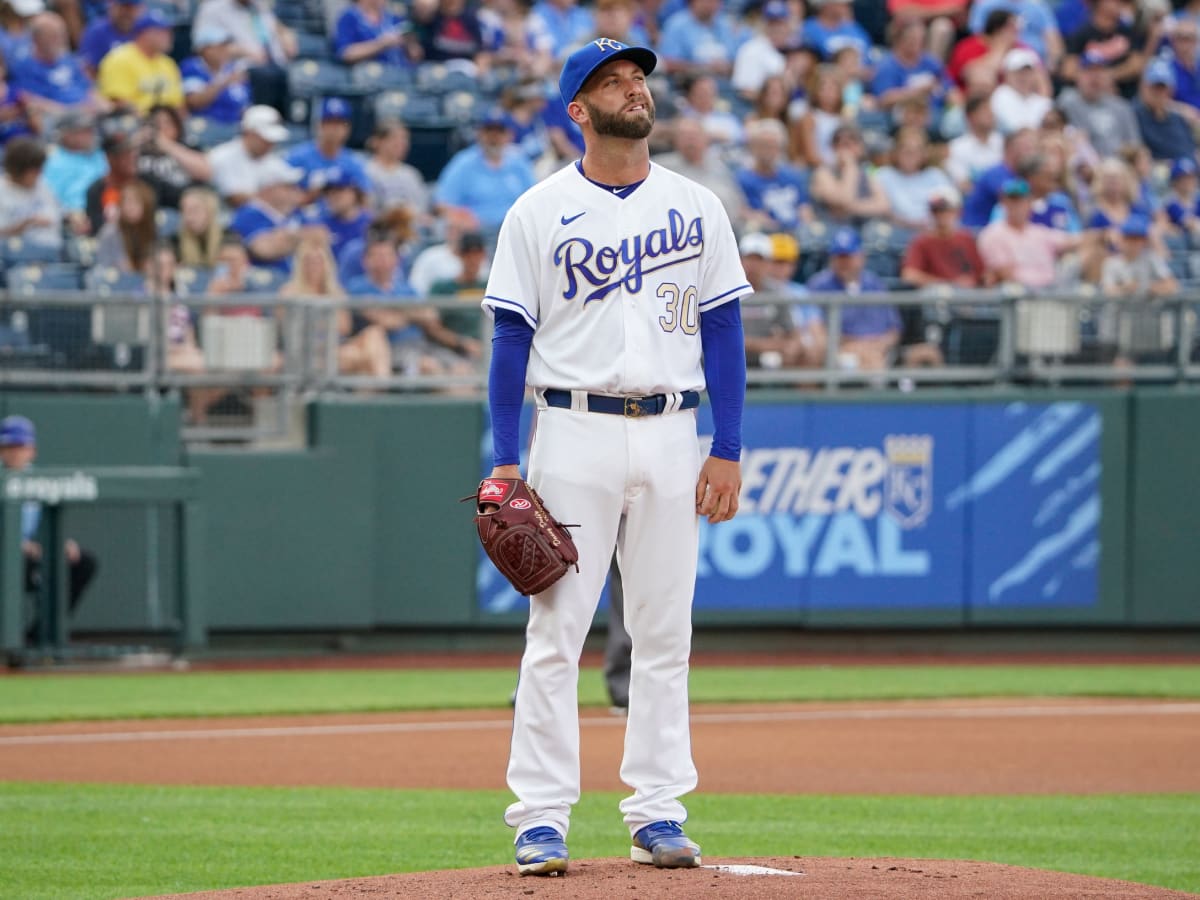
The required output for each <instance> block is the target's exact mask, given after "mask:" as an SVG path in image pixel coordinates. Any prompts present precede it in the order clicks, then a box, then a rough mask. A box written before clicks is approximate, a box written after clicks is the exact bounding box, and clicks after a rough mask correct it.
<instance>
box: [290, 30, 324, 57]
mask: <svg viewBox="0 0 1200 900" xmlns="http://www.w3.org/2000/svg"><path fill="white" fill-rule="evenodd" d="M296 48H297V52H296V56H297V57H299V58H300V59H328V60H332V59H333V47H332V46H331V45H330V43H329V38H327V37H325V35H324V34H317V33H314V32H311V31H297V32H296Z"/></svg>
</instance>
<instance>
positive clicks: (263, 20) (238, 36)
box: [192, 0, 299, 109]
mask: <svg viewBox="0 0 1200 900" xmlns="http://www.w3.org/2000/svg"><path fill="white" fill-rule="evenodd" d="M273 7H274V4H273V3H272V2H271V0H201V3H200V5H199V7H198V8H197V10H196V16H195V18H194V19H193V20H192V39H193V40H195V37H196V35H198V34H200V33H201V32H202V31H204V30H206V29H208V28H211V27H214V26H215V27H218V28H221V29H223V30H224V31H225V32H226V33H228V34H230V35H232V36H233V48H232V51H231V52H232V55H233V57H234V59H240V60H245V65H246V66H247V74H248V75H249V76H250V102H251V103H252V104H257V103H261V104H265V105H267V106H273V107H274V108H275V109H282V108H284V104H285V103H286V101H287V96H288V89H287V65H288V63H289V62H290V61H291V60H292V59H294V58H295V56H296V53H297V51H298V49H299V44H298V43H297V41H296V35H295V33H294V32H293V31H292V30H291V29H290V28H288V27H287V26H286V25H284V24H283V23H282V22H280V21H279V19H278V18H277V17H276V15H275V12H274V9H273Z"/></svg>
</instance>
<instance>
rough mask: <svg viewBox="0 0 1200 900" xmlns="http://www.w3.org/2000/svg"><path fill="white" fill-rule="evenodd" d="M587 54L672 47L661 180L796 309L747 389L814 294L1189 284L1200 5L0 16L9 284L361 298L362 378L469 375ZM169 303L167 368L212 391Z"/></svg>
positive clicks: (8, 1)
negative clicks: (497, 273) (37, 278)
mask: <svg viewBox="0 0 1200 900" xmlns="http://www.w3.org/2000/svg"><path fill="white" fill-rule="evenodd" d="M314 4H316V5H314ZM597 36H605V37H611V38H615V39H618V40H622V41H626V42H630V43H644V44H647V45H649V46H652V47H654V48H655V49H656V51H657V52H658V53H659V56H660V66H659V69H658V71H656V72H655V73H654V76H653V78H652V81H651V84H652V88H653V92H654V95H655V99H656V103H657V107H658V121H657V125H656V128H655V131H654V133H653V135H652V147H653V148H654V150H655V151H656V156H655V159H656V161H657V162H659V163H660V164H662V165H664V166H668V167H670V168H673V169H676V170H678V171H680V172H682V173H684V174H686V175H688V176H689V177H691V178H693V179H695V180H697V181H700V182H701V183H703V184H705V185H707V186H709V187H710V188H711V189H712V190H713V191H714V192H715V193H716V194H717V196H718V197H719V198H720V199H721V201H722V202H723V204H724V205H725V206H726V208H727V209H728V211H729V213H730V217H731V220H732V221H733V223H734V226H735V230H736V231H737V232H738V234H739V238H740V241H741V244H740V247H741V252H742V255H743V260H744V262H745V265H746V269H747V273H748V275H749V277H750V280H751V282H752V283H753V284H754V285H755V287H756V289H758V290H759V291H762V292H771V293H776V294H785V295H789V296H794V303H790V305H789V304H784V305H778V306H766V307H757V308H753V309H752V310H748V311H747V314H746V316H745V327H746V335H747V352H748V356H749V358H750V361H751V364H753V365H760V366H765V367H819V366H822V365H824V362H825V360H826V359H827V358H829V357H827V351H828V348H827V340H828V332H827V329H826V323H825V321H824V315H823V310H822V309H821V307H819V306H816V305H812V304H811V303H808V302H806V300H805V296H804V295H805V294H806V292H818V293H828V292H845V293H850V294H856V293H865V292H874V291H888V290H896V289H905V288H925V287H928V286H931V285H946V286H949V287H951V288H955V289H972V288H984V287H992V286H997V285H1006V284H1015V285H1020V286H1022V287H1023V288H1025V289H1030V290H1037V289H1043V288H1069V287H1071V286H1074V285H1079V284H1091V285H1095V286H1097V287H1098V288H1099V289H1100V290H1102V291H1103V292H1105V293H1106V294H1111V295H1121V296H1125V295H1131V294H1146V295H1167V294H1171V293H1173V292H1175V291H1177V290H1178V286H1179V282H1180V281H1181V280H1188V279H1190V278H1191V277H1192V276H1193V275H1194V274H1200V273H1193V272H1191V271H1190V269H1189V263H1190V260H1191V259H1192V256H1191V254H1190V251H1191V250H1192V248H1193V247H1195V246H1200V245H1198V244H1197V243H1196V242H1198V241H1200V178H1198V169H1197V155H1196V134H1197V129H1198V127H1200V40H1198V38H1200V0H1174V2H1173V3H1171V2H1167V0H1138V2H1134V0H1060V2H1057V3H1055V2H1054V0H973V2H972V0H886V2H885V0H859V2H853V3H852V2H849V0H748V2H746V3H744V4H739V3H738V2H737V0H595V2H593V3H588V4H585V3H579V2H577V0H535V2H532V3H530V2H528V0H480V2H478V3H476V2H475V0H412V2H411V4H410V5H408V6H407V7H401V6H397V5H392V4H390V3H388V2H387V0H354V2H346V0H325V2H324V3H323V4H321V3H319V0H277V2H275V3H271V2H268V0H199V3H198V4H197V5H195V6H194V7H193V6H191V5H189V0H152V2H141V0H107V2H105V0H3V2H0V57H2V61H3V65H2V66H0V141H3V145H4V158H3V178H2V179H0V239H4V247H5V249H4V251H3V253H4V256H5V261H6V268H7V275H8V279H9V286H10V288H11V287H12V285H13V284H14V280H20V278H21V277H22V272H21V269H22V265H23V264H25V263H28V262H30V261H35V262H37V263H39V264H46V263H55V262H56V263H60V264H61V265H62V266H63V267H67V268H69V267H72V266H73V267H74V269H70V271H72V272H74V273H75V274H76V276H77V277H78V278H79V285H80V286H83V287H88V286H91V285H92V284H93V283H94V280H95V279H96V278H97V277H98V276H97V274H96V273H98V272H100V273H104V274H103V277H104V278H105V279H107V283H108V284H109V285H110V286H116V288H117V289H126V290H128V291H130V292H139V291H144V292H146V293H164V292H165V293H169V294H176V293H183V292H184V288H185V287H186V288H187V289H188V290H190V292H191V293H192V294H193V295H195V294H207V295H217V296H219V295H222V294H224V295H229V294H242V293H254V292H256V291H257V292H266V293H269V294H272V295H286V296H323V297H329V298H364V299H366V300H369V301H371V302H373V303H375V304H376V305H375V306H373V307H370V308H367V307H358V306H355V305H354V304H353V303H351V304H349V305H347V307H346V309H345V310H343V311H342V312H341V313H340V314H339V316H338V320H337V329H338V334H339V336H340V342H341V346H340V348H339V352H338V355H337V359H338V365H339V368H340V369H341V371H343V372H345V373H349V374H363V375H387V374H389V373H392V372H404V373H418V372H419V373H425V374H461V373H465V372H470V371H472V370H473V369H474V368H475V367H476V366H477V360H478V359H479V357H480V355H481V346H480V327H479V326H480V323H479V318H478V313H477V302H478V299H479V297H480V296H481V294H482V289H483V286H484V284H485V282H486V277H487V271H488V253H489V251H490V248H491V247H492V245H493V242H494V239H495V234H496V231H497V229H498V228H499V225H500V222H501V220H502V218H503V216H504V213H505V211H506V210H507V209H508V207H509V205H510V204H511V203H512V202H513V200H514V199H515V198H516V197H517V196H518V195H520V194H521V193H522V192H523V191H524V190H525V189H527V188H528V187H530V186H531V185H532V184H534V183H535V182H536V181H537V180H538V179H539V178H541V177H544V176H545V175H546V174H548V173H549V172H552V171H554V170H556V169H557V168H559V167H561V166H563V165H566V164H568V163H569V162H570V161H571V160H573V159H575V158H577V157H578V155H579V154H580V153H581V151H582V142H581V138H580V135H579V133H578V130H577V129H576V128H575V126H574V125H573V123H571V121H570V120H569V119H568V118H567V117H566V114H565V111H564V109H563V105H562V103H561V102H560V100H559V99H558V96H557V73H558V69H559V66H560V65H561V60H562V59H563V58H564V57H565V56H566V55H567V54H568V53H569V52H570V51H571V50H572V49H574V48H575V47H577V46H578V45H579V44H580V43H582V42H584V41H586V40H591V39H593V38H595V37H597ZM306 79H307V80H306ZM431 136H432V137H433V138H436V140H437V142H436V143H431V142H430V138H431ZM418 137H420V138H421V145H420V147H417V141H416V138H418ZM418 151H419V152H418ZM418 156H419V158H417V157H418ZM185 276H186V277H185ZM43 284H44V285H45V286H56V287H62V286H63V285H62V283H61V282H56V283H52V282H50V281H44V282H43ZM34 287H35V288H36V287H37V285H34ZM429 296H444V297H458V298H460V299H461V300H462V301H463V309H462V311H461V313H460V312H459V311H458V310H453V309H452V310H447V309H445V308H442V309H441V311H440V312H439V310H438V309H435V308H432V307H429V306H425V305H422V304H421V302H420V300H421V299H422V298H425V297H429ZM171 309H172V312H171V315H170V317H169V323H168V325H169V329H168V337H169V346H168V364H169V365H170V366H171V367H172V368H175V369H177V370H179V371H185V372H198V371H203V366H204V361H203V354H201V353H200V352H199V347H198V345H197V333H198V331H199V329H198V328H197V324H198V323H197V316H196V313H195V310H192V311H189V310H188V308H187V307H185V306H183V305H175V306H173V307H172V308H171ZM220 312H221V313H224V314H242V315H270V313H269V311H265V308H263V307H254V306H252V305H248V306H247V307H245V308H242V307H236V308H223V309H222V310H220ZM902 313H903V314H902ZM840 332H841V337H840V342H839V346H838V347H837V348H836V358H837V359H838V360H839V362H840V364H842V365H844V366H846V367H853V368H862V369H877V368H885V367H889V366H894V365H899V364H906V365H940V364H942V363H943V362H944V361H946V349H947V348H946V345H945V342H944V341H943V340H940V339H939V336H938V334H937V332H936V329H931V327H930V323H929V322H927V321H925V320H924V319H923V318H922V313H921V311H920V309H919V308H911V309H910V308H907V307H906V308H905V309H904V310H903V311H902V310H899V309H897V308H895V307H891V306H847V307H845V308H844V310H843V315H842V319H841V324H840ZM1101 337H1102V336H1101ZM18 338H19V336H16V335H14V333H13V331H12V329H11V328H6V326H5V325H3V324H0V345H3V344H4V343H5V342H9V343H12V342H14V341H16V340H18ZM1110 349H1111V348H1110ZM1114 356H1115V351H1113V352H1110V353H1109V354H1108V356H1107V357H1106V358H1107V359H1112V358H1114ZM196 412H197V414H199V410H197V411H196Z"/></svg>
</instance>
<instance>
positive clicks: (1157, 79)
mask: <svg viewBox="0 0 1200 900" xmlns="http://www.w3.org/2000/svg"><path fill="white" fill-rule="evenodd" d="M1142 77H1143V78H1144V79H1145V81H1146V84H1164V85H1166V86H1167V87H1169V88H1170V89H1171V90H1175V70H1174V69H1172V68H1171V64H1170V63H1169V62H1167V61H1166V60H1165V59H1156V60H1154V62H1152V63H1150V65H1148V66H1146V74H1145V75H1143V76H1142Z"/></svg>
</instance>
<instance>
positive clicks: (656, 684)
mask: <svg viewBox="0 0 1200 900" xmlns="http://www.w3.org/2000/svg"><path fill="white" fill-rule="evenodd" d="M750 293H752V290H751V288H750V285H749V284H748V283H747V280H746V275H745V273H744V272H743V271H742V266H741V261H740V258H739V256H738V250H737V246H736V242H735V239H734V235H733V230H732V228H731V227H730V224H729V219H728V217H727V215H726V213H725V209H724V207H723V206H722V205H721V203H720V201H719V200H718V199H717V198H716V196H715V195H714V194H713V193H712V192H711V191H709V190H708V189H707V188H705V187H702V186H701V185H698V184H696V183H695V182H692V181H689V180H688V179H686V178H684V177H682V176H680V175H677V174H675V173H674V172H671V171H670V170H668V169H664V168H662V167H661V166H658V165H657V164H653V163H652V164H651V166H650V173H649V175H648V177H647V178H646V180H645V181H644V182H643V183H642V184H641V185H640V186H639V187H637V189H636V190H634V191H633V193H631V194H629V195H628V196H626V197H625V198H624V199H622V198H621V197H619V196H617V195H615V194H614V193H612V192H610V191H609V190H606V189H605V188H604V187H602V186H600V185H597V184H596V183H594V182H592V181H589V180H588V179H587V178H585V177H584V176H583V175H582V173H581V172H580V171H579V169H578V168H577V167H576V165H575V164H571V165H569V166H567V167H566V168H564V169H562V170H561V171H559V172H557V173H556V174H554V175H552V176H550V177H549V178H547V179H546V180H544V181H543V182H541V183H540V184H538V185H536V186H534V187H533V188H531V189H530V190H529V191H527V192H526V193H525V194H524V195H523V196H521V198H520V199H519V200H517V202H516V203H515V204H514V205H513V207H512V209H511V210H510V211H509V213H508V215H507V216H506V217H505V219H504V224H503V226H502V228H501V230H500V236H499V241H498V245H497V248H496V254H495V259H494V261H493V264H492V271H491V275H490V278H489V279H488V286H487V294H486V298H485V299H484V301H483V305H484V307H485V308H488V309H508V310H513V311H515V312H518V313H520V315H522V316H523V317H524V318H525V320H526V321H527V322H528V323H529V324H530V325H531V326H532V327H533V328H534V335H533V344H532V348H531V351H530V357H529V366H528V369H527V373H526V380H527V383H528V384H529V385H530V386H531V387H532V388H534V391H535V397H536V400H537V412H536V419H535V428H534V437H533V444H532V447H531V449H530V455H529V471H528V473H527V477H528V480H529V482H530V484H532V485H533V486H534V488H535V489H536V490H537V491H538V493H539V494H541V496H542V498H543V499H544V500H545V502H546V505H547V506H548V507H549V509H550V510H551V511H552V512H553V513H554V515H555V516H557V517H558V518H560V519H561V520H562V521H564V522H573V523H579V527H578V528H577V529H573V534H574V536H575V542H576V545H577V546H578V548H579V556H580V558H579V572H578V573H576V572H574V571H570V572H568V573H567V574H566V576H564V577H563V578H562V579H561V580H560V581H559V582H558V583H557V584H555V585H554V586H553V587H551V588H550V589H549V590H547V591H546V592H544V593H542V594H539V595H537V596H535V597H533V598H531V602H530V614H529V625H528V628H527V631H526V649H525V655H524V658H523V659H522V662H521V677H520V682H519V686H518V689H517V695H516V708H515V721H514V727H513V738H512V749H511V756H510V760H509V766H508V784H509V787H510V788H511V789H512V791H513V793H514V794H516V796H517V801H516V802H515V803H513V804H512V805H511V806H509V807H508V810H507V811H506V813H505V821H506V822H507V823H508V824H509V825H511V826H514V827H515V828H516V829H517V834H518V835H519V834H521V833H522V832H524V831H526V830H528V829H530V828H534V827H538V826H543V825H545V826H549V827H552V828H555V829H557V830H558V831H559V832H560V833H561V834H563V835H564V836H565V835H566V834H567V829H568V824H569V817H570V809H571V806H572V805H573V804H574V803H576V802H577V801H578V799H579V791H580V785H579V714H578V674H579V656H580V653H581V652H582V649H583V643H584V639H585V637H586V636H587V632H588V629H589V627H590V625H591V621H592V617H593V614H594V613H595V610H596V606H597V603H598V602H599V596H600V592H601V590H602V588H603V585H604V579H605V576H606V575H607V573H608V568H609V561H610V560H611V558H612V554H613V548H614V546H615V547H616V551H617V557H618V563H619V566H620V570H621V575H622V583H623V585H624V589H625V625H626V627H627V628H628V630H629V633H630V636H631V637H632V639H633V668H632V675H631V680H630V693H629V719H628V724H627V726H626V732H625V753H624V759H623V761H622V764H621V778H622V780H623V781H624V782H625V783H626V784H628V785H629V786H630V787H631V788H632V789H633V791H634V793H633V795H632V796H630V797H628V798H627V799H625V800H624V801H622V803H621V811H622V813H623V814H624V817H625V822H626V824H627V825H628V826H629V830H630V834H631V835H632V834H634V833H635V832H636V831H638V830H639V829H640V828H642V827H643V826H644V825H647V824H649V823H651V822H657V821H661V820H671V821H676V822H683V821H684V820H685V819H686V811H685V810H684V808H683V804H682V803H680V801H679V797H680V796H681V795H683V794H686V793H687V792H689V791H691V790H692V789H694V788H695V786H696V780H697V779H696V769H695V766H694V764H693V762H692V753H691V738H690V733H689V720H688V692H687V677H688V657H689V654H690V651H691V607H692V596H693V592H694V589H695V578H696V558H697V540H698V532H699V525H698V519H697V515H696V506H695V490H696V481H697V478H698V477H699V472H700V465H701V462H702V460H701V455H700V447H699V443H698V441H697V436H696V419H695V412H694V411H692V410H680V402H681V394H682V392H684V391H695V390H700V389H702V388H703V387H704V372H703V369H702V366H701V344H700V314H701V312H704V311H706V310H708V309H713V308H716V307H717V306H719V305H721V304H722V303H727V302H729V301H730V300H733V299H735V298H737V297H739V296H746V295H748V294H750ZM547 389H553V390H560V391H569V392H570V408H559V407H557V406H549V405H547V402H546V398H545V391H546V390H547ZM589 393H591V394H601V395H607V396H616V397H624V396H631V395H632V396H641V395H650V394H664V395H667V401H666V411H665V412H664V413H662V414H661V415H648V416H643V417H633V418H631V417H625V416H622V415H614V414H609V413H602V412H589V411H587V409H588V407H587V396H588V394H589Z"/></svg>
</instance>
